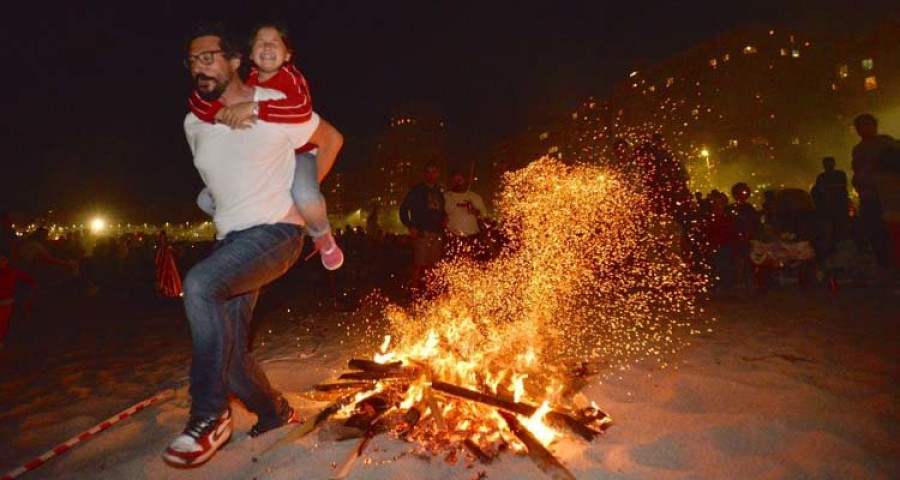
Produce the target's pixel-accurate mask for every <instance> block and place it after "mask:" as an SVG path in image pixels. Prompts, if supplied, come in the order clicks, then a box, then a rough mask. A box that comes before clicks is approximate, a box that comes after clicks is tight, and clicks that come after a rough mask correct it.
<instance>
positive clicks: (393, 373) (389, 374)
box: [338, 367, 419, 381]
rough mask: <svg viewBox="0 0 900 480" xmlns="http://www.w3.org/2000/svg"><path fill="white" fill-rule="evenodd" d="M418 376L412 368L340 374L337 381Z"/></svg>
mask: <svg viewBox="0 0 900 480" xmlns="http://www.w3.org/2000/svg"><path fill="white" fill-rule="evenodd" d="M418 374H419V371H418V370H417V369H414V368H406V367H404V368H403V369H400V370H388V371H382V372H377V371H371V372H369V371H365V370H364V371H361V372H347V373H343V374H341V376H340V377H338V379H339V380H371V381H378V380H390V379H394V378H415V377H416V376H417V375H418Z"/></svg>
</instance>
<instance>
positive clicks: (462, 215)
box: [444, 191, 487, 236]
mask: <svg viewBox="0 0 900 480" xmlns="http://www.w3.org/2000/svg"><path fill="white" fill-rule="evenodd" d="M470 205H471V206H472V208H475V209H477V210H478V211H479V212H481V215H487V209H486V208H484V202H483V201H482V200H481V195H478V194H477V193H475V192H473V191H468V192H462V193H457V192H453V191H447V192H445V193H444V210H445V211H446V212H447V230H449V231H450V232H451V233H453V234H454V235H460V236H469V235H475V234H477V233H478V232H479V229H478V218H477V217H476V216H475V215H474V214H472V213H469V206H470Z"/></svg>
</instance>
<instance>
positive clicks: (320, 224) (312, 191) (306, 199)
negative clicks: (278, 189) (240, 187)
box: [291, 153, 344, 270]
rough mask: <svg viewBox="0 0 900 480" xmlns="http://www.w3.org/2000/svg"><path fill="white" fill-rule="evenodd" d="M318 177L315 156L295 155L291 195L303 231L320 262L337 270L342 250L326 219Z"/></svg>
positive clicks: (341, 258) (306, 154) (309, 154)
mask: <svg viewBox="0 0 900 480" xmlns="http://www.w3.org/2000/svg"><path fill="white" fill-rule="evenodd" d="M318 178H319V171H318V167H317V165H316V156H315V155H313V154H311V153H301V154H299V155H297V167H296V169H295V170H294V183H293V185H292V186H291V196H292V197H293V198H294V203H295V204H296V205H297V209H298V210H300V215H302V216H303V220H304V221H306V231H307V232H308V233H309V236H310V237H312V239H313V242H315V245H316V248H317V249H318V250H319V254H320V256H321V257H322V265H324V266H325V268H326V269H328V270H337V269H338V268H340V267H341V265H343V264H344V253H343V252H342V251H341V249H340V247H338V245H337V242H335V241H334V237H332V235H331V223H330V222H329V221H328V213H327V211H326V208H325V197H324V196H322V192H321V191H319V180H318Z"/></svg>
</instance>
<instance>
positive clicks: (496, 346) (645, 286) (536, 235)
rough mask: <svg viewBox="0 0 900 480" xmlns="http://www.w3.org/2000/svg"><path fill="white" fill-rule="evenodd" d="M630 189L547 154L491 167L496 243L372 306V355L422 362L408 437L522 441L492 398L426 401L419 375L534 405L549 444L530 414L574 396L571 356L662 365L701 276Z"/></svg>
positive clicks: (550, 435)
mask: <svg viewBox="0 0 900 480" xmlns="http://www.w3.org/2000/svg"><path fill="white" fill-rule="evenodd" d="M639 190H640V187H639V186H637V185H636V184H635V183H634V182H632V181H629V180H628V177H627V176H626V175H624V174H622V173H616V172H613V171H610V170H606V169H602V168H600V167H598V166H595V165H586V164H578V165H574V166H567V165H564V164H563V163H561V162H559V161H557V160H553V159H551V158H543V159H540V160H538V161H535V162H533V163H531V164H530V165H528V166H527V167H525V168H523V169H521V170H518V171H515V172H510V173H508V174H506V175H505V177H504V188H503V190H502V192H501V194H500V196H499V198H498V201H497V203H498V207H499V208H498V211H499V212H500V218H501V225H502V226H503V228H502V230H503V235H502V236H503V238H504V246H503V248H502V249H501V252H500V253H499V255H498V256H497V257H496V258H494V259H492V260H490V261H487V262H484V261H474V260H472V259H470V258H466V257H462V256H460V257H456V258H451V259H447V260H445V261H444V262H443V263H441V264H439V265H438V267H437V268H436V269H435V270H434V271H433V272H432V274H431V276H430V285H431V287H430V288H431V291H430V292H429V293H430V294H429V295H426V296H425V297H426V298H427V299H423V300H420V301H418V302H417V303H415V304H414V305H413V306H411V307H410V308H408V309H403V308H400V307H397V306H388V307H387V308H386V310H385V311H386V313H387V317H388V319H389V320H390V328H389V330H390V334H391V336H390V337H388V338H385V339H384V342H383V343H382V344H381V346H380V348H377V353H376V354H375V360H376V361H378V362H381V363H384V362H387V361H402V362H403V364H405V365H413V366H416V367H418V368H420V369H421V370H422V371H423V372H426V373H425V374H423V375H422V377H420V378H419V379H418V380H417V381H415V382H413V384H412V385H410V387H409V389H408V390H407V391H406V393H405V398H404V400H403V402H402V405H401V408H410V407H412V406H415V405H419V406H420V408H421V409H422V410H423V411H427V412H428V413H429V417H428V419H427V420H428V421H423V422H422V423H421V424H420V425H419V427H417V429H416V430H415V432H414V433H413V434H412V435H411V436H410V437H408V438H410V439H413V440H418V441H420V442H421V444H422V445H424V446H425V448H427V449H432V450H438V449H440V448H441V447H446V446H448V445H458V444H459V442H460V441H462V440H466V439H468V440H471V441H474V442H475V443H476V444H478V445H479V446H480V447H481V448H482V449H484V450H485V451H487V452H496V451H497V450H498V449H502V447H501V445H508V446H510V447H511V448H512V449H513V450H516V451H521V449H522V448H523V446H522V444H521V443H520V442H519V441H518V440H517V439H516V438H515V436H514V435H512V433H511V432H510V431H509V429H508V427H507V426H506V424H505V423H504V421H503V419H502V418H501V417H500V416H499V415H498V414H497V411H496V410H495V409H494V408H492V407H488V406H485V405H481V404H476V403H472V402H464V401H461V400H454V399H453V398H452V397H446V396H444V397H442V401H441V402H435V401H434V400H433V399H429V398H428V396H429V393H427V392H428V389H429V386H430V384H431V382H435V381H441V382H448V383H452V384H455V385H459V386H462V387H465V388H470V389H473V390H478V391H483V392H491V393H493V394H496V395H497V396H500V397H503V398H509V399H510V400H514V401H517V402H519V401H521V402H526V403H530V404H532V405H543V407H542V408H541V409H540V411H538V412H535V414H534V415H532V416H531V417H530V418H529V417H524V416H523V417H522V418H521V420H522V422H523V424H524V425H526V426H527V428H528V429H529V430H530V431H532V432H533V433H535V434H536V436H538V437H539V438H540V439H541V441H542V442H544V443H547V444H549V443H551V442H552V441H553V439H555V438H556V437H557V436H558V435H557V434H556V433H555V432H553V431H552V429H551V428H550V427H548V426H546V425H543V424H542V417H543V414H544V411H545V410H546V409H548V408H549V407H551V406H552V407H553V408H562V409H567V410H569V411H574V410H576V409H578V408H584V407H586V406H588V404H587V403H586V402H587V401H586V399H584V398H583V396H581V397H580V398H579V396H578V395H576V393H577V392H576V391H574V388H573V386H572V385H571V383H572V382H571V381H570V380H571V367H572V366H573V365H578V364H582V363H581V362H585V361H588V362H592V363H597V364H601V365H605V366H606V367H607V371H613V370H614V369H615V368H616V367H623V366H625V365H628V364H629V363H631V362H634V361H637V360H641V359H645V358H648V357H649V358H653V359H656V361H657V362H659V364H660V366H661V367H664V366H665V364H666V363H665V362H666V360H665V359H666V356H667V355H668V354H671V353H672V352H674V351H676V350H677V349H678V348H679V347H681V346H683V345H684V344H685V343H686V342H687V338H688V337H689V335H690V334H691V333H692V332H693V330H691V323H690V322H691V321H692V320H694V319H696V318H697V317H698V316H697V315H696V314H697V313H699V311H698V309H697V308H696V307H695V303H694V301H695V298H696V297H697V296H698V295H699V294H701V293H703V292H704V290H705V284H704V281H703V277H702V276H701V275H699V274H696V273H693V272H692V271H691V269H690V268H689V266H688V263H687V262H686V261H685V260H684V254H683V253H682V252H681V251H680V240H681V231H680V228H679V226H678V225H677V224H676V223H675V222H674V221H673V220H672V219H671V218H670V217H668V216H666V215H665V214H659V213H653V212H652V206H653V205H652V204H653V202H652V201H651V199H650V198H647V197H646V196H643V195H642V194H641V193H640V192H639ZM577 403H582V404H581V405H576V404H577ZM435 408H437V409H438V410H439V411H437V412H435V411H434V410H433V409H435ZM542 425H543V426H542Z"/></svg>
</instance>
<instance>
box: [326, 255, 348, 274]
mask: <svg viewBox="0 0 900 480" xmlns="http://www.w3.org/2000/svg"><path fill="white" fill-rule="evenodd" d="M322 266H323V267H325V270H329V271H332V272H333V271H335V270H337V269H339V268H341V267H342V266H344V256H343V255H341V261H340V262H338V264H337V265H332V266H328V264H326V263H325V257H322Z"/></svg>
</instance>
